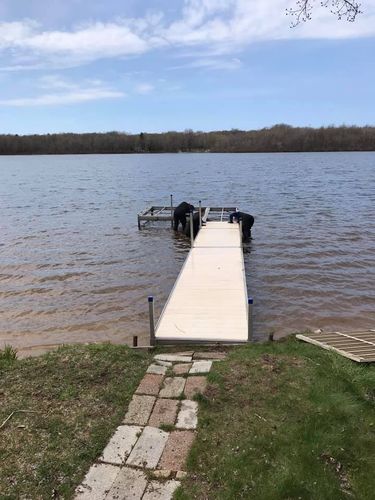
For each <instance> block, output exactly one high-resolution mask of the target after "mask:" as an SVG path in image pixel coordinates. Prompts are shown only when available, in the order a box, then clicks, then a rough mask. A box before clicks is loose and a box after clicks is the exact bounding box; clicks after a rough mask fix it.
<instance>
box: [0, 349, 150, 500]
mask: <svg viewBox="0 0 375 500" xmlns="http://www.w3.org/2000/svg"><path fill="white" fill-rule="evenodd" d="M149 361H150V356H149V355H148V354H147V353H145V352H140V351H135V350H130V349H128V348H127V347H126V346H119V345H116V346H115V345H110V344H97V345H89V346H71V347H62V348H60V349H58V350H57V351H54V352H51V353H49V354H46V355H43V356H41V357H38V358H30V359H25V360H20V361H18V360H15V356H13V355H12V354H11V352H10V351H9V349H8V350H7V351H6V353H5V351H3V352H2V353H1V354H0V401H1V405H0V425H1V424H2V422H3V421H4V420H5V419H6V418H7V417H8V416H9V415H10V414H11V413H12V412H17V413H14V414H13V416H12V417H11V418H10V419H9V420H8V421H7V423H6V424H5V425H4V426H3V427H2V428H1V429H0V464H1V466H0V498H1V499H2V500H5V499H18V498H43V499H44V498H46V499H50V498H64V499H68V498H72V496H73V492H74V488H75V487H76V486H77V485H78V484H79V483H80V482H81V480H82V478H83V477H84V475H85V473H86V471H87V470H88V468H89V467H90V465H91V464H92V463H93V462H94V460H95V459H96V458H97V457H98V456H99V455H100V454H101V452H102V450H103V448H104V446H105V445H106V443H107V441H108V439H109V438H110V436H111V435H112V433H113V432H114V430H115V428H116V427H117V425H119V424H120V422H121V421H122V419H123V417H124V415H125V411H126V408H127V405H128V403H129V401H130V399H131V397H132V394H133V392H134V390H135V389H136V387H137V385H138V383H139V381H140V379H141V377H142V376H143V374H144V372H145V370H146V367H147V365H148V363H149ZM20 410H22V411H23V412H20Z"/></svg>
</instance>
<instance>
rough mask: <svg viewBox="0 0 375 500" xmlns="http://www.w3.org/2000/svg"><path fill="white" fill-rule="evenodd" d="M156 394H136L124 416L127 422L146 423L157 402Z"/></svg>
mask: <svg viewBox="0 0 375 500" xmlns="http://www.w3.org/2000/svg"><path fill="white" fill-rule="evenodd" d="M155 399H156V398H155V396H137V395H134V396H133V398H132V400H131V401H130V404H129V408H128V411H127V413H126V415H125V418H124V423H125V424H138V425H146V424H147V422H148V419H149V416H150V414H151V411H152V408H153V407H154V403H155Z"/></svg>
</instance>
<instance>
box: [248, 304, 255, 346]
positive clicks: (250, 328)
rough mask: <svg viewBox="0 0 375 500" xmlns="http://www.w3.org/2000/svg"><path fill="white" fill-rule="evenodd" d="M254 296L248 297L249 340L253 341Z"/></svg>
mask: <svg viewBox="0 0 375 500" xmlns="http://www.w3.org/2000/svg"><path fill="white" fill-rule="evenodd" d="M253 302H254V301H253V298H252V297H249V298H248V299H247V341H248V342H252V341H253Z"/></svg>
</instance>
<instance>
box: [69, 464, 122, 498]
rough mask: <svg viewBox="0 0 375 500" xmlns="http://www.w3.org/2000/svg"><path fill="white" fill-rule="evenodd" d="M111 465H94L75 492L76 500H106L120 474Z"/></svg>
mask: <svg viewBox="0 0 375 500" xmlns="http://www.w3.org/2000/svg"><path fill="white" fill-rule="evenodd" d="M119 470H120V469H119V468H118V467H116V466H115V465H109V464H94V465H92V466H91V467H90V470H89V471H88V473H87V474H86V476H85V478H84V480H83V481H82V484H80V486H78V488H77V489H76V491H75V497H74V498H75V499H76V500H104V498H105V497H106V495H107V493H108V491H109V490H110V489H111V486H112V484H113V482H114V481H115V479H116V476H117V474H118V472H119Z"/></svg>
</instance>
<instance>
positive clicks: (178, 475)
mask: <svg viewBox="0 0 375 500" xmlns="http://www.w3.org/2000/svg"><path fill="white" fill-rule="evenodd" d="M186 476H187V472H184V471H183V470H179V471H178V472H177V473H176V479H185V477H186Z"/></svg>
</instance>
